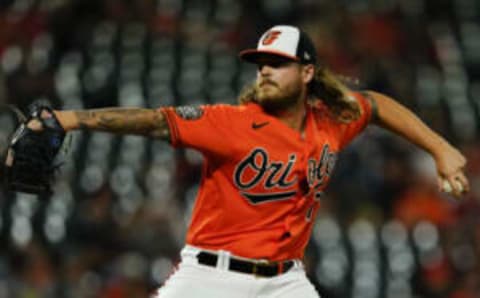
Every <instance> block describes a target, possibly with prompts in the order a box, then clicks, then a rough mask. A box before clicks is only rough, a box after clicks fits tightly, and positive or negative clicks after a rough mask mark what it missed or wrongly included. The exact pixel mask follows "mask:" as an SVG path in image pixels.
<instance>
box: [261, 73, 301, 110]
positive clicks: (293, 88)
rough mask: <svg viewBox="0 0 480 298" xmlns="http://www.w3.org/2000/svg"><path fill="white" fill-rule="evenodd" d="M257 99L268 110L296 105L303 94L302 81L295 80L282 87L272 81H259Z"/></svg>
mask: <svg viewBox="0 0 480 298" xmlns="http://www.w3.org/2000/svg"><path fill="white" fill-rule="evenodd" d="M255 89H256V100H257V102H258V103H259V104H260V105H261V106H262V107H263V108H264V109H266V110H278V109H285V108H289V107H291V106H293V105H295V104H296V103H297V102H298V100H299V98H300V96H301V94H302V82H301V81H300V80H299V81H295V82H292V83H291V84H289V85H286V86H283V87H280V86H279V85H278V84H276V83H275V82H272V81H262V82H261V83H257V84H256V86H255Z"/></svg>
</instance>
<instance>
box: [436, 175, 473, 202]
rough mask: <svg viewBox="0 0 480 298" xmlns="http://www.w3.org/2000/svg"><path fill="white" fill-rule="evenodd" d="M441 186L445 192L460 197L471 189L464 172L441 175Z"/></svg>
mask: <svg viewBox="0 0 480 298" xmlns="http://www.w3.org/2000/svg"><path fill="white" fill-rule="evenodd" d="M439 188H440V190H441V191H443V192H446V193H448V194H451V195H453V196H455V197H457V198H460V197H462V196H463V195H464V194H466V193H467V192H468V191H469V190H470V185H469V182H468V179H467V177H465V175H464V174H463V172H458V173H456V174H454V175H450V176H448V177H439Z"/></svg>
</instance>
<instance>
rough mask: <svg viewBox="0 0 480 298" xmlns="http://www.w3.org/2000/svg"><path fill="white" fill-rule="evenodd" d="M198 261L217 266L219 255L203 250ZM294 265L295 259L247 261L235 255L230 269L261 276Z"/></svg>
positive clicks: (280, 271)
mask: <svg viewBox="0 0 480 298" xmlns="http://www.w3.org/2000/svg"><path fill="white" fill-rule="evenodd" d="M197 260H198V263H200V264H203V265H207V266H212V267H216V266H217V261H218V256H217V255H216V254H214V253H210V252H206V251H202V252H200V253H199V254H198V255H197ZM293 265H294V261H292V260H289V261H285V262H263V261H258V262H254V261H246V260H240V259H237V258H234V257H230V265H229V266H228V269H229V270H231V271H237V272H242V273H247V274H253V275H255V276H261V277H273V276H276V275H280V274H282V273H285V272H287V271H288V270H290V269H291V268H292V267H293Z"/></svg>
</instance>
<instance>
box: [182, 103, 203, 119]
mask: <svg viewBox="0 0 480 298" xmlns="http://www.w3.org/2000/svg"><path fill="white" fill-rule="evenodd" d="M175 113H176V114H177V115H178V116H179V117H180V118H182V119H185V120H196V119H200V118H201V117H202V116H203V109H202V107H200V106H179V107H176V108H175Z"/></svg>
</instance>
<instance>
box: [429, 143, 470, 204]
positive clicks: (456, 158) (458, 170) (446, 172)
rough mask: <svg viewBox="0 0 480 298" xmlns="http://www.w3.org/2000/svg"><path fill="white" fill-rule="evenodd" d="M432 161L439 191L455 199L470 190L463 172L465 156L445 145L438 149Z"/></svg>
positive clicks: (465, 161) (465, 162)
mask: <svg viewBox="0 0 480 298" xmlns="http://www.w3.org/2000/svg"><path fill="white" fill-rule="evenodd" d="M434 159H435V164H436V166H437V173H438V188H439V190H440V191H444V192H447V193H450V194H452V195H453V196H455V197H456V198H460V197H462V196H463V195H465V194H466V193H467V192H468V191H469V190H470V184H469V181H468V179H467V177H466V175H465V172H464V171H465V166H466V164H467V159H466V158H465V156H463V154H462V153H460V151H458V150H457V149H456V148H454V147H453V146H451V145H450V144H445V145H443V146H440V147H439V148H438V152H437V153H436V154H435V157H434ZM447 184H449V186H450V189H448V185H447Z"/></svg>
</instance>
